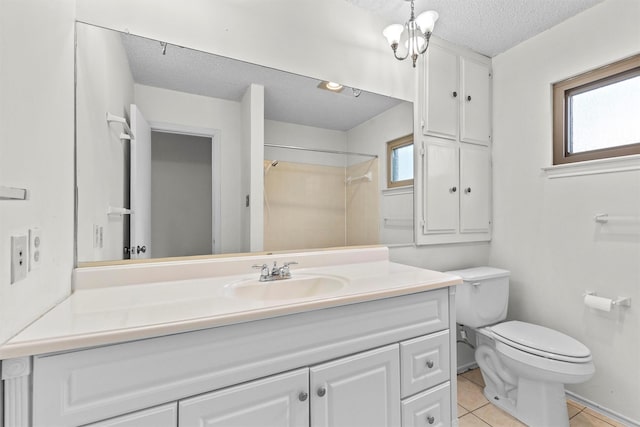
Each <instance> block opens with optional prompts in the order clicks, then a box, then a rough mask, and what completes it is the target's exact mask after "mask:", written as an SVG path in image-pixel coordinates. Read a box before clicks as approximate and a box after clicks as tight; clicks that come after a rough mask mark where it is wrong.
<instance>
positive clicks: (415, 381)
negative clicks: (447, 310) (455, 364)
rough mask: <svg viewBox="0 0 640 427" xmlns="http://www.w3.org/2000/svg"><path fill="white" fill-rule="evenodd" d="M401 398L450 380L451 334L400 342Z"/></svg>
mask: <svg viewBox="0 0 640 427" xmlns="http://www.w3.org/2000/svg"><path fill="white" fill-rule="evenodd" d="M400 361H401V363H400V371H401V376H402V382H401V391H402V397H407V396H411V395H412V394H416V393H418V392H420V391H422V390H426V389H428V388H430V387H433V386H435V385H438V384H440V383H443V382H445V381H447V380H449V366H450V363H449V331H448V330H445V331H441V332H437V333H435V334H431V335H427V336H423V337H418V338H415V339H412V340H408V341H403V342H401V343H400Z"/></svg>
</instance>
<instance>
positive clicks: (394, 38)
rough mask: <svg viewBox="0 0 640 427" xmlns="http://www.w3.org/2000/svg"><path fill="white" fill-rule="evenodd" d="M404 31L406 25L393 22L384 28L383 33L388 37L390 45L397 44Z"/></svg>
mask: <svg viewBox="0 0 640 427" xmlns="http://www.w3.org/2000/svg"><path fill="white" fill-rule="evenodd" d="M403 31H404V25H402V24H391V25H389V26H388V27H386V28H385V29H384V30H382V35H383V36H385V37H386V38H387V41H388V42H389V45H393V44H397V43H399V42H400V36H401V35H402V32H403Z"/></svg>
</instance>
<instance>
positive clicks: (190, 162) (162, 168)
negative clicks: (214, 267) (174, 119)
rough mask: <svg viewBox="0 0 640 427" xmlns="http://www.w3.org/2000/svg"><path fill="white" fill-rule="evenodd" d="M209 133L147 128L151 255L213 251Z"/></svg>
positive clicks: (211, 174)
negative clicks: (171, 131)
mask: <svg viewBox="0 0 640 427" xmlns="http://www.w3.org/2000/svg"><path fill="white" fill-rule="evenodd" d="M212 150H213V144H212V138H211V137H210V136H209V137H206V136H197V135H185V134H180V133H167V132H161V131H156V130H153V131H152V132H151V241H152V242H153V256H154V258H155V257H173V256H188V255H205V254H212V253H215V244H214V241H215V236H214V221H213V220H212V219H213V218H214V216H215V215H214V212H213V206H214V203H213V201H214V199H215V195H214V191H215V188H214V185H213V183H212V181H213V180H212V176H214V174H213V173H212V172H213V166H212V157H213V156H212Z"/></svg>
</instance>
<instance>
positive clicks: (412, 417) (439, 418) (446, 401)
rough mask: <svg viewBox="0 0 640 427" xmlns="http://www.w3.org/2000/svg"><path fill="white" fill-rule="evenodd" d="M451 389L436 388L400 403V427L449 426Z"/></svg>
mask: <svg viewBox="0 0 640 427" xmlns="http://www.w3.org/2000/svg"><path fill="white" fill-rule="evenodd" d="M450 394H451V387H450V384H449V382H448V381H447V382H446V383H444V384H441V385H439V386H438V387H435V388H432V389H430V390H427V391H425V392H423V393H420V394H417V395H415V396H413V397H410V398H409V399H405V400H403V401H402V427H446V426H450V425H451V402H450V397H451V396H450Z"/></svg>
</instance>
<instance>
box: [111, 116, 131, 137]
mask: <svg viewBox="0 0 640 427" xmlns="http://www.w3.org/2000/svg"><path fill="white" fill-rule="evenodd" d="M107 123H120V124H121V125H122V127H123V129H124V132H122V133H121V134H120V139H129V140H130V139H132V138H134V136H133V132H132V131H131V128H130V127H129V123H127V120H126V119H125V118H124V117H119V116H116V115H115V114H111V113H107Z"/></svg>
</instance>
